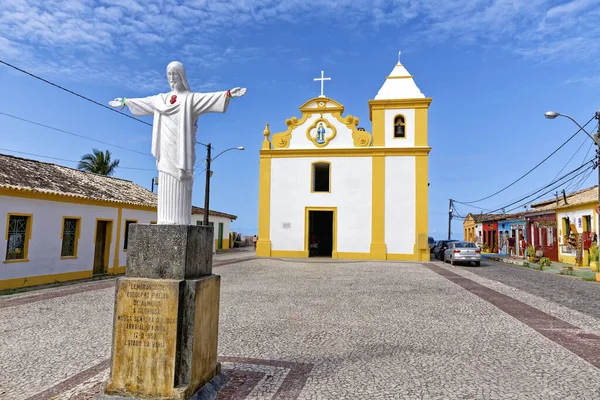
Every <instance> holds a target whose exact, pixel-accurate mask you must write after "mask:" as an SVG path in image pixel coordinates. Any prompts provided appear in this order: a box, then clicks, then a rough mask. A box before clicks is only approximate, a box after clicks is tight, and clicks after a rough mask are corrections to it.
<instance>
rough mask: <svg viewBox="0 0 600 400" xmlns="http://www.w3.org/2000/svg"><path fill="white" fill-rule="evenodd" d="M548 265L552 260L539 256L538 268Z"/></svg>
mask: <svg viewBox="0 0 600 400" xmlns="http://www.w3.org/2000/svg"><path fill="white" fill-rule="evenodd" d="M550 265H552V261H550V259H549V258H548V257H542V258H540V269H542V268H544V267H549V266H550Z"/></svg>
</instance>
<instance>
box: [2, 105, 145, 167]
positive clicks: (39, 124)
mask: <svg viewBox="0 0 600 400" xmlns="http://www.w3.org/2000/svg"><path fill="white" fill-rule="evenodd" d="M0 114H1V115H4V116H7V117H10V118H14V119H18V120H19V121H23V122H27V123H30V124H33V125H38V126H41V127H44V128H47V129H52V130H53V131H57V132H62V133H66V134H68V135H72V136H77V137H79V138H83V139H87V140H91V141H93V142H98V143H102V144H106V145H108V146H112V147H117V148H119V149H122V150H127V151H131V152H134V153H138V154H142V155H144V156H150V157H153V156H152V154H150V153H144V152H141V151H138V150H134V149H129V148H127V147H123V146H119V145H118V144H113V143H109V142H105V141H102V140H99V139H94V138H91V137H89V136H85V135H81V134H79V133H74V132H69V131H65V130H64V129H59V128H55V127H53V126H49V125H44V124H42V123H39V122H35V121H32V120H29V119H26V118H22V117H17V116H16V115H12V114H8V113H5V112H2V111H0Z"/></svg>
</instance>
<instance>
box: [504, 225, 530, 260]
mask: <svg viewBox="0 0 600 400" xmlns="http://www.w3.org/2000/svg"><path fill="white" fill-rule="evenodd" d="M526 228H527V224H526V221H525V215H524V214H512V215H507V216H506V217H505V218H504V219H502V220H499V221H498V253H500V254H507V255H514V256H517V257H523V253H524V251H525V252H526V251H527V250H526V249H523V250H522V249H521V248H520V246H519V243H520V241H521V239H525V241H527V229H526ZM509 238H513V239H514V245H513V246H510V244H511V243H513V241H512V240H509Z"/></svg>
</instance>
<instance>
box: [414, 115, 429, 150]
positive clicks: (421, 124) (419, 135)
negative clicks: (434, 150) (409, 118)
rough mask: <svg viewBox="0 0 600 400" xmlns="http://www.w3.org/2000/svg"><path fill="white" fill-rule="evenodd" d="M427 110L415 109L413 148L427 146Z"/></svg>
mask: <svg viewBox="0 0 600 400" xmlns="http://www.w3.org/2000/svg"><path fill="white" fill-rule="evenodd" d="M428 113H429V111H428V109H427V108H417V109H415V146H427V132H428V131H429V127H428Z"/></svg>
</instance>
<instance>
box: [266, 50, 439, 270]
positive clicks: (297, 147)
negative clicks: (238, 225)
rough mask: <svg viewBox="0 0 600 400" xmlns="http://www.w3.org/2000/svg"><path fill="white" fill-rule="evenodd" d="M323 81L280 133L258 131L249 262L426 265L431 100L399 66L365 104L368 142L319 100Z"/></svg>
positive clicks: (339, 109) (351, 120) (338, 107)
mask: <svg viewBox="0 0 600 400" xmlns="http://www.w3.org/2000/svg"><path fill="white" fill-rule="evenodd" d="M327 79H328V78H324V77H323V74H321V78H320V79H315V80H320V81H321V95H320V96H319V97H316V98H314V99H311V100H309V101H307V102H306V103H305V104H304V105H302V106H301V107H300V112H301V113H302V114H301V116H300V118H297V117H292V118H290V119H288V120H286V121H285V124H286V125H287V129H286V130H285V131H284V132H279V133H275V134H274V135H272V136H271V137H269V136H270V131H269V124H267V127H266V129H265V131H264V140H263V143H262V149H261V150H260V182H259V185H260V188H259V213H258V242H257V247H256V254H257V255H258V256H262V257H298V258H305V257H311V256H321V257H331V258H340V259H342V258H343V259H364V260H410V261H429V247H428V157H429V152H430V150H431V148H430V147H429V146H428V143H427V120H428V109H429V105H430V103H431V98H427V97H425V95H424V94H423V93H421V90H420V89H419V88H418V87H417V85H416V84H415V82H414V80H413V77H412V76H411V75H410V74H409V73H408V71H407V70H406V68H405V67H404V66H403V65H402V64H401V63H400V62H398V64H397V65H396V66H395V67H394V69H393V70H392V72H391V73H390V75H389V76H387V77H386V79H385V83H384V84H383V86H382V87H381V89H379V92H378V93H377V95H376V96H375V99H373V100H370V101H369V115H370V119H371V121H372V131H373V132H372V133H369V132H367V131H365V130H363V129H361V128H359V127H358V122H359V121H358V118H356V117H353V116H352V115H344V106H343V105H342V104H340V103H338V102H337V101H335V100H333V99H330V98H327V97H325V96H324V95H323V80H327Z"/></svg>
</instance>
